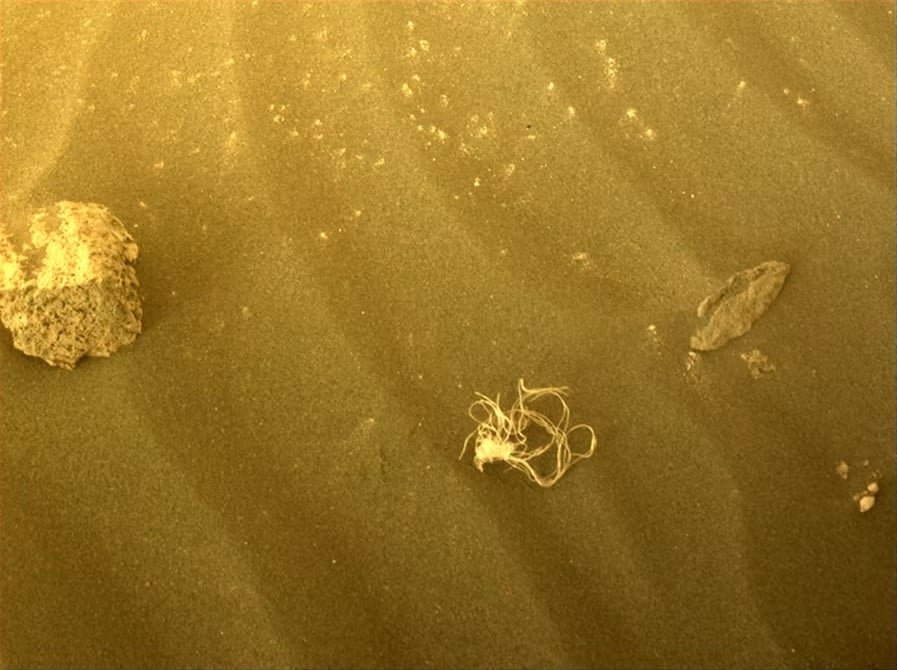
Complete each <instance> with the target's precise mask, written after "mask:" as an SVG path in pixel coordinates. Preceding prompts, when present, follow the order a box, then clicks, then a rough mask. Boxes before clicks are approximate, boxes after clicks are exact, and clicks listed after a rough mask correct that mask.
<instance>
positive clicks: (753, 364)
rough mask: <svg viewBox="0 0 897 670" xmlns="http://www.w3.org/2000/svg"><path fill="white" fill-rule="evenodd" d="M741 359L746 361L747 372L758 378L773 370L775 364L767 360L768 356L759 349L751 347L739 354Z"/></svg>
mask: <svg viewBox="0 0 897 670" xmlns="http://www.w3.org/2000/svg"><path fill="white" fill-rule="evenodd" d="M741 359H742V360H743V361H745V362H747V365H748V372H750V373H751V377H753V378H754V379H760V377H762V376H763V375H765V374H767V373H770V372H775V369H776V366H775V364H774V363H772V362H771V361H770V360H769V356H767V355H766V354H764V353H761V352H760V350H759V349H752V350H751V351H746V352H744V353H742V354H741Z"/></svg>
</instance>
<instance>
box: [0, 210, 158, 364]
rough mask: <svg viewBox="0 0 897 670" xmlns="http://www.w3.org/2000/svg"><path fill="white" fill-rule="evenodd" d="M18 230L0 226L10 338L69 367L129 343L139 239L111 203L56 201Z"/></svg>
mask: <svg viewBox="0 0 897 670" xmlns="http://www.w3.org/2000/svg"><path fill="white" fill-rule="evenodd" d="M28 222H29V226H28V227H27V230H25V229H24V228H23V229H21V230H18V231H16V234H15V235H14V234H13V230H11V229H7V228H5V227H4V226H3V225H2V224H0V320H2V322H3V324H4V325H5V326H6V327H7V328H9V329H10V331H12V336H13V344H14V345H15V347H16V348H17V349H20V350H21V351H23V352H25V353H26V354H28V355H29V356H38V357H40V358H43V359H44V360H45V361H47V363H49V364H50V365H57V366H59V367H62V368H67V369H72V368H74V367H75V364H76V363H77V362H78V360H80V359H81V357H82V356H109V355H110V354H111V353H112V352H114V351H116V350H117V349H118V348H119V347H121V346H123V345H126V344H130V343H131V342H133V341H134V339H135V338H136V337H137V335H138V334H139V333H140V330H141V318H142V316H143V311H142V307H141V302H140V297H139V295H138V294H137V287H138V282H137V275H136V273H135V271H134V266H133V264H134V262H135V261H136V260H137V254H138V249H137V244H136V242H134V239H133V238H132V237H131V236H130V235H129V234H128V231H127V230H125V227H124V225H122V223H121V221H119V220H118V219H117V218H116V217H115V216H114V215H113V214H112V212H111V211H109V209H108V208H106V207H104V206H103V205H98V204H95V203H82V202H67V201H64V202H58V203H56V204H55V205H52V206H50V207H45V208H42V209H39V210H37V211H36V212H34V213H33V214H32V215H31V216H30V217H29V219H28Z"/></svg>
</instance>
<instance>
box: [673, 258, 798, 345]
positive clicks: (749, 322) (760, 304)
mask: <svg viewBox="0 0 897 670" xmlns="http://www.w3.org/2000/svg"><path fill="white" fill-rule="evenodd" d="M790 271H791V266H790V265H788V264H787V263H783V262H781V261H766V262H765V263H761V264H760V265H758V266H757V267H754V268H750V269H749V270H742V271H741V272H737V273H735V274H734V275H732V276H731V277H729V279H727V280H726V283H725V284H723V285H722V286H721V287H719V288H718V289H717V290H716V291H714V292H713V293H712V294H711V295H709V296H707V297H706V298H704V300H703V301H701V304H700V305H698V317H704V316H707V317H708V319H707V322H706V323H705V324H704V325H703V326H701V327H700V328H698V330H697V331H696V332H695V334H694V335H692V337H691V348H692V349H695V350H697V351H711V350H713V349H719V348H720V347H721V346H723V345H724V344H725V343H726V342H728V341H729V340H732V339H735V338H736V337H739V336H741V335H744V334H745V333H746V332H748V331H749V330H750V329H751V326H753V325H754V321H756V320H757V319H759V318H760V316H761V315H762V314H763V312H765V311H766V310H767V309H768V308H769V306H770V305H771V304H772V302H773V300H775V299H776V298H777V297H778V295H779V291H781V290H782V286H783V285H784V284H785V279H786V278H787V277H788V273H789V272H790ZM708 315H709V316H708Z"/></svg>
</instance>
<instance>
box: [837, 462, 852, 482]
mask: <svg viewBox="0 0 897 670" xmlns="http://www.w3.org/2000/svg"><path fill="white" fill-rule="evenodd" d="M835 472H836V473H837V475H838V476H839V477H840V478H841V479H847V473H849V472H850V466H849V465H847V463H845V462H844V461H841V462H840V463H838V466H837V467H836V468H835Z"/></svg>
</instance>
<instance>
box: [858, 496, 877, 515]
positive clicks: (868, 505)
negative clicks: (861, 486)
mask: <svg viewBox="0 0 897 670" xmlns="http://www.w3.org/2000/svg"><path fill="white" fill-rule="evenodd" d="M859 506H860V513H863V512H868V511H869V510H870V509H872V508H873V507H874V506H875V496H873V495H864V496H863V497H862V498H860V499H859Z"/></svg>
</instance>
